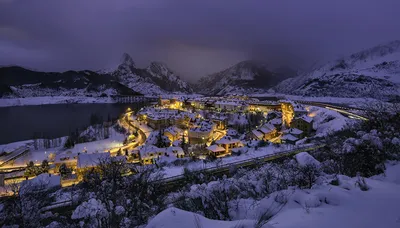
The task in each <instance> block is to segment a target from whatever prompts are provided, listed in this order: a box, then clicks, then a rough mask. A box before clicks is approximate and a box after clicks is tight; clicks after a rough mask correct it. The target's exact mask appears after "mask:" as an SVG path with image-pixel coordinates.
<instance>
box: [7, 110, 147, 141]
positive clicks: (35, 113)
mask: <svg viewBox="0 0 400 228" xmlns="http://www.w3.org/2000/svg"><path fill="white" fill-rule="evenodd" d="M145 105H146V104H145V103H134V104H56V105H39V106H20V107H5V108H0V144H5V143H10V142H15V141H21V140H27V139H32V138H33V137H34V136H37V137H39V136H42V135H43V136H45V137H49V138H56V137H61V136H66V135H69V133H70V132H73V131H75V130H76V129H81V128H84V127H87V126H88V125H90V122H91V116H92V115H93V114H95V115H97V116H98V117H100V118H102V119H103V120H104V121H106V120H107V119H108V118H113V119H114V118H118V117H119V116H120V115H121V114H122V113H123V112H124V111H125V110H126V109H127V108H128V107H130V108H131V109H132V110H134V111H137V110H139V109H140V108H141V107H143V106H145Z"/></svg>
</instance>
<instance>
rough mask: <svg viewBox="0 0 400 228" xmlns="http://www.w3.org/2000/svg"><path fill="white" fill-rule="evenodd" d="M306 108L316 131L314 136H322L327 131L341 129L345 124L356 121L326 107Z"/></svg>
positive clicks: (326, 133) (327, 132) (331, 131)
mask: <svg viewBox="0 0 400 228" xmlns="http://www.w3.org/2000/svg"><path fill="white" fill-rule="evenodd" d="M307 109H308V110H309V115H310V116H313V119H314V124H313V128H314V130H315V131H316V135H315V136H317V137H323V136H326V135H328V134H329V133H333V132H335V131H339V130H342V129H343V128H345V127H346V126H349V125H351V124H353V123H355V122H356V121H357V120H354V119H350V118H347V117H345V116H343V115H342V114H340V113H338V112H336V111H333V110H330V109H326V108H320V107H315V106H309V107H307Z"/></svg>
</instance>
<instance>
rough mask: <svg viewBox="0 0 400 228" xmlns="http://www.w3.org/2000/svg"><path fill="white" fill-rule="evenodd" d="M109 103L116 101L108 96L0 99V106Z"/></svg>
mask: <svg viewBox="0 0 400 228" xmlns="http://www.w3.org/2000/svg"><path fill="white" fill-rule="evenodd" d="M104 103H105V104H109V103H116V102H115V101H114V100H113V99H112V98H110V97H68V96H54V97H50V96H47V97H26V98H5V99H0V107H13V106H27V105H49V104H104Z"/></svg>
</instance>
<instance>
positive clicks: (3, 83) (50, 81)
mask: <svg viewBox="0 0 400 228" xmlns="http://www.w3.org/2000/svg"><path fill="white" fill-rule="evenodd" d="M118 94H123V95H137V94H138V93H136V92H135V91H133V90H132V89H130V88H128V87H126V86H124V85H122V84H121V83H119V82H116V81H115V80H113V78H111V77H110V76H109V75H103V74H98V73H96V72H93V71H88V70H84V71H66V72H40V71H33V70H29V69H25V68H22V67H16V66H12V67H2V68H0V97H2V98H16V97H18V98H21V97H22V98H23V97H44V96H67V97H76V96H80V97H83V96H91V97H99V96H102V97H107V96H111V95H118Z"/></svg>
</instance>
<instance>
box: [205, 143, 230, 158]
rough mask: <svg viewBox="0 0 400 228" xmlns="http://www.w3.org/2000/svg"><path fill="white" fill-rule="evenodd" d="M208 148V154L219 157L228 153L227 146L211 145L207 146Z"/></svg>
mask: <svg viewBox="0 0 400 228" xmlns="http://www.w3.org/2000/svg"><path fill="white" fill-rule="evenodd" d="M206 149H207V150H208V155H211V156H215V157H219V156H221V155H224V154H225V153H226V150H225V148H223V147H220V146H218V145H215V144H214V145H211V146H209V147H207V148H206Z"/></svg>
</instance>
